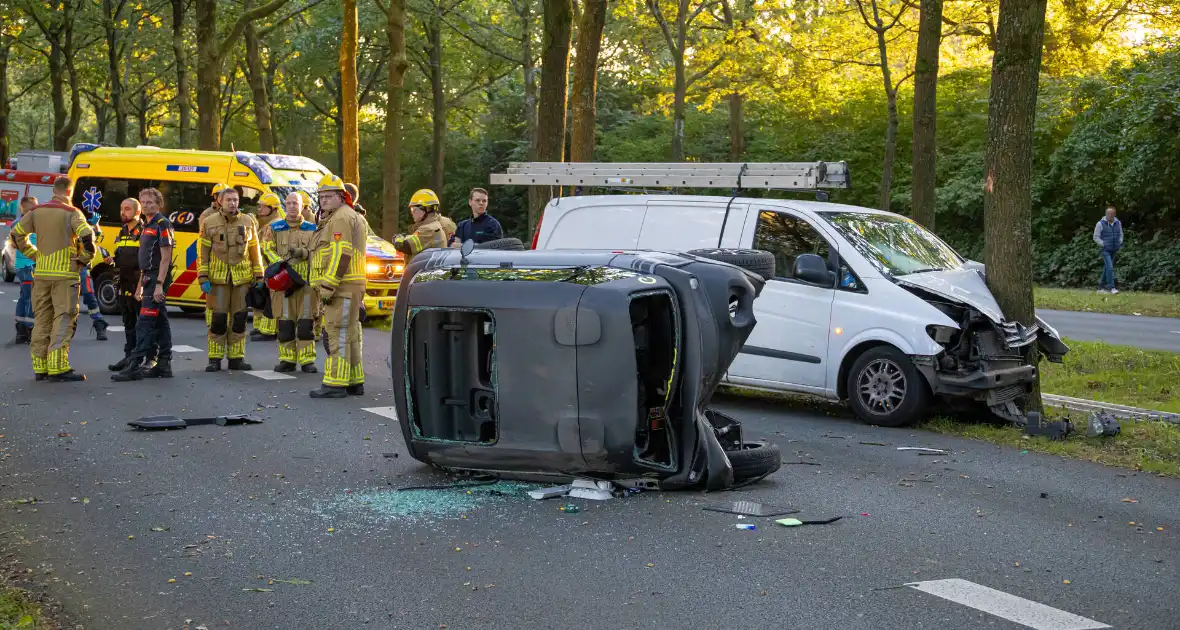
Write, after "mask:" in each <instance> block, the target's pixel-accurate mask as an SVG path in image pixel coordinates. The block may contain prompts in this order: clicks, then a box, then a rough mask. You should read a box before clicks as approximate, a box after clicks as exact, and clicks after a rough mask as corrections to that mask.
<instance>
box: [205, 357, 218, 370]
mask: <svg viewBox="0 0 1180 630" xmlns="http://www.w3.org/2000/svg"><path fill="white" fill-rule="evenodd" d="M205 371H206V372H220V371H221V359H209V365H206V366H205Z"/></svg>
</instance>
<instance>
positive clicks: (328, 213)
mask: <svg viewBox="0 0 1180 630" xmlns="http://www.w3.org/2000/svg"><path fill="white" fill-rule="evenodd" d="M319 197H320V224H319V227H317V228H316V232H315V239H314V241H313V244H312V252H311V276H312V281H311V284H312V288H313V289H314V290H315V292H316V295H318V296H319V299H320V302H321V303H322V304H323V305H324V310H323V331H324V345H325V346H326V350H327V353H328V357H327V359H326V360H325V361H324V381H323V386H322V387H320V389H317V390H314V391H312V392H311V397H312V398H344V397H345V396H348V395H349V394H352V395H354V396H359V395H362V394H364V393H365V369H364V365H363V363H362V360H361V322H360V308H361V305H362V304H363V303H364V299H365V243H366V240H367V239H368V233H367V230H366V227H365V226H366V224H365V221H364V220H363V219H362V218H361V216H360V215H358V214H357V213H356V211H355V210H353V209H352V205H351V201H352V199H351V197H352V196H351V195H349V194H348V192H347V191H346V190H345V189H344V182H343V181H342V180H341V179H340V178H339V177H337V176H335V175H327V176H325V177H324V179H323V180H322V181H321V182H320V190H319Z"/></svg>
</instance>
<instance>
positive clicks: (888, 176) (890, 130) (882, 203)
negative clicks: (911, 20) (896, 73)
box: [872, 0, 897, 210]
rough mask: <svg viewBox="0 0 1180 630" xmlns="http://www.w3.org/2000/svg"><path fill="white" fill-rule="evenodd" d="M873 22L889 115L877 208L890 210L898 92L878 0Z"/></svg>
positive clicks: (895, 155)
mask: <svg viewBox="0 0 1180 630" xmlns="http://www.w3.org/2000/svg"><path fill="white" fill-rule="evenodd" d="M872 6H873V21H874V22H875V23H876V27H875V28H873V31H874V32H875V33H876V34H877V51H878V52H879V53H880V55H881V81H882V83H884V84H885V108H886V114H887V115H888V126H887V127H886V128H885V160H884V163H883V164H882V165H881V188H880V189H879V190H878V191H877V207H878V208H880V209H882V210H888V209H889V199H890V193H891V191H892V189H893V162H894V160H895V159H896V157H897V90H896V89H894V87H893V76H892V73H891V72H890V70H889V48H888V46H887V45H886V40H885V33H886V31H888V30H889V29H887V28H885V24H884V22H882V21H881V11H880V10H879V9H878V8H877V0H872Z"/></svg>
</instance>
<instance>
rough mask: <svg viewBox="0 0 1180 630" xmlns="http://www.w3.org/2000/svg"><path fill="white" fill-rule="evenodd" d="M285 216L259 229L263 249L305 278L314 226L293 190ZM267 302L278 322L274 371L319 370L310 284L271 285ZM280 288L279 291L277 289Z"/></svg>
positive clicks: (273, 260) (308, 271)
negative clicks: (290, 287)
mask: <svg viewBox="0 0 1180 630" xmlns="http://www.w3.org/2000/svg"><path fill="white" fill-rule="evenodd" d="M286 210H287V212H286V216H285V217H283V218H282V219H278V220H276V221H273V222H272V223H271V224H270V225H269V226H267V227H266V228H264V229H263V231H262V251H263V253H264V255H265V256H266V257H267V260H268V262H269V263H270V264H272V265H273V264H274V263H277V262H279V261H282V260H286V261H287V264H288V265H289V266H290V268H291V270H292V271H294V272H295V273H296V274H298V276H299V277H300V278H303V279H304V280H305V281H306V280H309V279H310V278H311V265H310V258H311V251H310V250H311V246H312V241H314V240H315V231H316V225H315V223H312V222H311V221H307V220H305V219H304V218H303V199H302V198H301V197H300V196H299V195H298V194H296V193H290V194H288V195H287V200H286ZM272 288H273V289H275V290H273V291H271V295H270V301H271V305H272V306H271V308H272V310H273V311H274V314H275V319H276V321H277V329H278V338H279V363H278V365H276V366H275V368H274V371H275V372H294V371H295V368H296V367H298V368H300V369H301V370H303V372H304V373H307V374H315V373H316V372H318V370H317V369H316V366H315V335H314V325H313V319H314V317H315V313H316V303H317V302H318V301H319V300H318V299H317V298H316V296H315V291H314V290H313V289H312V288H311V286H310V285H305V286H303V287H302V288H299V289H296V290H294V291H291V292H290V295H288V292H287V291H286V290H285V288H282V287H272ZM280 289H282V290H280Z"/></svg>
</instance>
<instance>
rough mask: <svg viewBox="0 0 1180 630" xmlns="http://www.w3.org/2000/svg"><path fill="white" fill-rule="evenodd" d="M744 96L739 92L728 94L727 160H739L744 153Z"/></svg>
mask: <svg viewBox="0 0 1180 630" xmlns="http://www.w3.org/2000/svg"><path fill="white" fill-rule="evenodd" d="M745 103H746V97H744V96H742V95H741V93H739V92H734V93H733V94H730V95H729V161H730V162H741V161H742V156H744V155H745V154H746V113H745Z"/></svg>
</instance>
